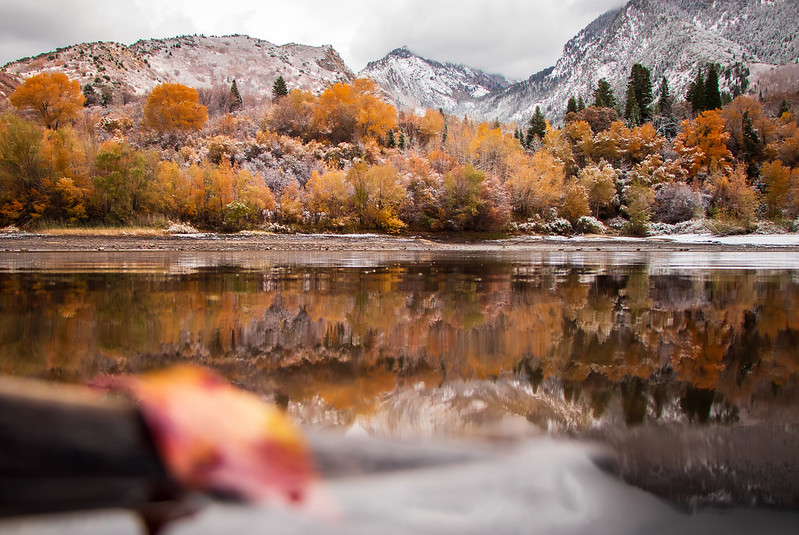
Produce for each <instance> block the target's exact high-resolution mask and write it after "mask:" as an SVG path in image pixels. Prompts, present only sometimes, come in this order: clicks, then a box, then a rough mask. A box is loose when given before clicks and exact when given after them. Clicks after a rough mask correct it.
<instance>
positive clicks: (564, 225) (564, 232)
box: [545, 217, 574, 236]
mask: <svg viewBox="0 0 799 535" xmlns="http://www.w3.org/2000/svg"><path fill="white" fill-rule="evenodd" d="M545 228H546V229H547V231H548V233H549V234H557V235H560V236H569V235H571V234H573V232H574V228H573V227H572V224H571V223H569V220H568V219H563V218H562V217H559V218H558V219H556V220H554V221H551V222H549V223H547V224H546V226H545Z"/></svg>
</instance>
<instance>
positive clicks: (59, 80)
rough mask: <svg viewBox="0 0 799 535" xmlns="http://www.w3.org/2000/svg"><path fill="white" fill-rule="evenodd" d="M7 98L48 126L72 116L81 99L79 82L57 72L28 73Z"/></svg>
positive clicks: (73, 116)
mask: <svg viewBox="0 0 799 535" xmlns="http://www.w3.org/2000/svg"><path fill="white" fill-rule="evenodd" d="M8 99H9V100H10V101H11V104H12V105H13V106H14V107H15V108H17V109H18V110H22V111H29V112H31V113H32V114H33V115H34V116H35V117H36V118H37V119H38V121H39V122H40V123H41V124H42V126H44V127H45V128H49V129H56V128H58V126H59V125H60V124H63V123H64V122H67V121H71V120H72V119H74V118H75V116H76V115H77V113H78V111H79V110H80V109H81V108H82V107H83V102H84V101H85V97H84V96H83V93H82V92H81V87H80V82H77V81H74V80H70V79H69V78H67V75H66V74H63V73H60V72H55V73H49V72H43V73H41V74H36V75H34V76H31V77H30V78H28V79H27V80H25V82H24V83H23V84H22V85H21V86H19V87H18V88H17V89H16V91H14V92H13V93H12V94H11V95H10V96H9V97H8Z"/></svg>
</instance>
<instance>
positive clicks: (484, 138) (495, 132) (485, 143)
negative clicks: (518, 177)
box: [469, 123, 522, 181]
mask: <svg viewBox="0 0 799 535" xmlns="http://www.w3.org/2000/svg"><path fill="white" fill-rule="evenodd" d="M521 150H522V149H521V147H520V146H519V144H518V143H517V142H516V140H515V139H513V136H510V135H508V134H503V133H502V131H501V130H500V129H499V128H489V126H488V125H487V124H485V123H483V124H481V125H480V126H479V127H478V128H477V133H476V134H475V136H474V137H473V138H472V140H471V142H470V143H469V153H470V157H469V159H470V163H471V164H472V165H473V166H474V167H475V168H476V169H479V170H480V171H483V172H484V173H486V174H489V175H494V176H496V177H499V178H500V179H502V181H505V180H507V178H508V176H509V174H510V163H509V160H508V159H509V157H510V155H511V154H514V153H519V152H521Z"/></svg>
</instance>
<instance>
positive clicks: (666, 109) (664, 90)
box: [657, 76, 671, 115]
mask: <svg viewBox="0 0 799 535" xmlns="http://www.w3.org/2000/svg"><path fill="white" fill-rule="evenodd" d="M657 111H658V114H659V115H671V95H670V94H669V82H668V81H667V80H666V77H665V76H664V77H663V79H662V80H661V81H660V96H659V97H658V104H657Z"/></svg>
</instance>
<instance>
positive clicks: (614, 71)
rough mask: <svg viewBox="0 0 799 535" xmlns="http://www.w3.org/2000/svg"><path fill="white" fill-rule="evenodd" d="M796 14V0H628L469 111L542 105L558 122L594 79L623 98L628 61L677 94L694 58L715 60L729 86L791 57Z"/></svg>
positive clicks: (529, 110) (506, 113)
mask: <svg viewBox="0 0 799 535" xmlns="http://www.w3.org/2000/svg"><path fill="white" fill-rule="evenodd" d="M796 20H799V2H796V1H795V0H728V1H724V2H722V1H719V0H631V1H630V2H629V3H628V4H627V5H626V6H624V7H623V8H621V9H619V10H617V11H611V12H608V13H605V14H604V15H602V16H600V17H599V18H597V19H596V20H595V21H594V22H592V23H591V24H590V25H589V26H587V27H586V28H585V29H583V30H582V31H581V32H580V33H578V34H577V35H576V36H575V37H574V38H573V39H571V40H570V41H569V42H568V43H566V45H565V46H564V49H563V55H562V56H561V58H560V59H559V60H558V61H557V63H556V64H555V65H554V66H553V67H551V68H549V69H546V70H545V71H542V72H540V73H537V74H535V75H533V76H531V77H530V78H529V79H528V80H525V81H523V82H520V83H518V84H514V85H512V86H510V87H508V88H506V89H505V90H503V91H500V92H496V93H492V94H491V95H488V96H486V97H484V98H483V99H481V101H480V102H479V103H478V105H477V107H476V109H475V115H477V116H482V117H485V118H489V117H492V118H493V117H497V118H499V119H500V120H503V121H512V122H524V121H526V120H527V119H529V117H530V116H532V114H533V112H534V111H535V107H536V106H541V109H542V111H543V112H544V113H545V115H547V116H548V117H550V118H551V119H553V120H555V121H556V122H557V121H558V120H559V118H561V117H562V116H563V113H564V111H565V108H566V103H567V101H568V99H569V97H570V96H571V95H574V96H582V97H583V98H584V99H585V101H586V102H589V103H590V102H591V101H592V100H593V96H592V94H593V93H592V91H593V88H594V87H596V83H597V82H598V81H599V79H600V78H606V79H607V80H608V81H609V82H610V84H611V86H612V87H613V89H614V91H615V94H616V98H617V100H623V98H624V91H625V87H626V82H627V77H628V76H629V73H630V68H631V67H632V65H633V64H634V63H642V64H643V65H645V66H646V67H647V68H649V69H650V70H651V72H652V79H653V83H654V84H655V86H657V81H658V80H660V78H661V77H663V76H665V77H666V78H667V80H668V82H669V85H670V88H671V94H672V95H677V96H680V97H682V96H684V95H685V92H686V90H687V88H688V86H689V84H690V82H691V81H692V80H693V79H694V77H695V76H696V71H697V68H698V67H699V66H700V65H704V64H706V63H711V62H712V63H717V64H719V65H720V66H721V67H722V74H723V76H722V80H721V83H722V86H723V87H724V88H726V89H730V90H731V89H733V86H734V85H735V84H740V83H741V82H742V81H743V80H741V78H742V77H743V76H745V75H746V71H751V70H752V69H751V68H750V67H751V66H755V65H762V64H766V65H783V64H789V63H796V61H797V59H799V36H798V35H797V32H796V30H795V28H796V25H795V21H796ZM759 70H762V68H761V69H759ZM749 82H750V85H754V84H753V82H754V80H749Z"/></svg>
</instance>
